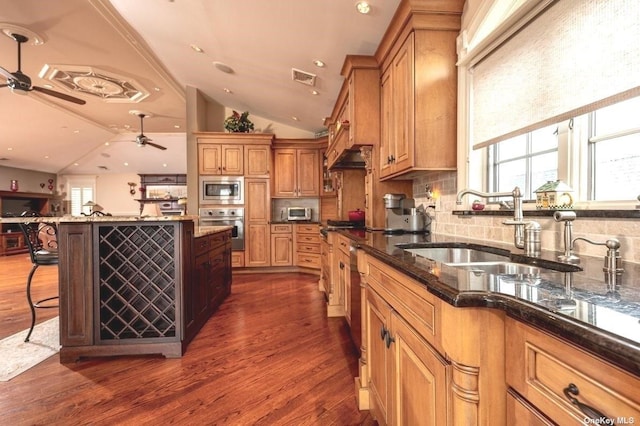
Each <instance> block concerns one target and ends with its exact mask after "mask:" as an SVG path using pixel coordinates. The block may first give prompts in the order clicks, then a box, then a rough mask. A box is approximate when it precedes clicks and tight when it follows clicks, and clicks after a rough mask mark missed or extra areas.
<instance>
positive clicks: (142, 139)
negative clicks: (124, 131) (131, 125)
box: [135, 113, 167, 151]
mask: <svg viewBox="0 0 640 426" xmlns="http://www.w3.org/2000/svg"><path fill="white" fill-rule="evenodd" d="M146 116H147V115H146V114H142V113H140V114H138V117H140V134H139V135H138V136H136V140H135V143H137V144H138V146H139V147H140V148H144V147H145V146H147V145H151V146H152V147H154V148H158V149H161V150H163V151H164V150H165V149H167V148H165V147H164V146H162V145H158V144H157V143H153V142H151V141H152V139H149V138H148V137H146V136H145V135H144V118H145V117H146Z"/></svg>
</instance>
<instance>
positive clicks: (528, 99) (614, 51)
mask: <svg viewBox="0 0 640 426" xmlns="http://www.w3.org/2000/svg"><path fill="white" fill-rule="evenodd" d="M470 77H471V93H470V97H471V137H472V143H473V147H474V149H477V148H482V147H485V146H488V145H491V144H493V143H496V142H499V141H501V140H504V139H507V138H510V137H513V136H515V135H518V134H521V133H525V132H528V131H532V130H534V129H536V128H539V127H542V126H545V125H549V124H552V123H557V122H560V121H563V120H566V119H568V118H571V117H573V116H575V115H578V114H584V113H586V112H589V111H593V110H595V109H597V108H601V107H603V106H606V105H610V104H612V103H615V102H618V101H621V100H624V99H628V98H630V97H632V96H638V95H640V1H637V0H560V1H556V2H554V3H553V4H551V5H550V6H549V7H548V8H547V9H545V10H544V11H543V12H542V13H541V14H540V15H538V17H537V18H536V19H534V20H533V21H532V22H530V23H529V24H528V25H527V26H525V27H524V28H523V29H521V30H520V31H519V32H517V33H516V34H515V35H514V36H512V37H511V38H510V39H509V40H507V41H506V42H505V43H503V44H502V45H501V46H499V47H498V48H496V49H495V50H494V51H493V52H491V53H490V54H489V55H488V56H487V57H485V58H484V59H482V60H481V61H480V62H479V63H477V64H476V65H475V66H474V67H473V68H472V69H471V70H470Z"/></svg>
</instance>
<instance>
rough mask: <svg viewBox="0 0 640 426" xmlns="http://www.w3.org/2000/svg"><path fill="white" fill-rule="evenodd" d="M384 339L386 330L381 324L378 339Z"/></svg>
mask: <svg viewBox="0 0 640 426" xmlns="http://www.w3.org/2000/svg"><path fill="white" fill-rule="evenodd" d="M385 337H387V329H386V328H384V324H383V325H382V327H381V328H380V339H381V340H384V339H385Z"/></svg>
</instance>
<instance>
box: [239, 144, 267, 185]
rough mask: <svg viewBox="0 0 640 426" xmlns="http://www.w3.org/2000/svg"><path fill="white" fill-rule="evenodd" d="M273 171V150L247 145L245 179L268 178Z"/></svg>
mask: <svg viewBox="0 0 640 426" xmlns="http://www.w3.org/2000/svg"><path fill="white" fill-rule="evenodd" d="M270 171H271V148H270V147H269V146H268V145H265V146H253V145H245V147H244V175H245V177H262V178H268V177H269V173H270Z"/></svg>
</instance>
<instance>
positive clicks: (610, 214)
mask: <svg viewBox="0 0 640 426" xmlns="http://www.w3.org/2000/svg"><path fill="white" fill-rule="evenodd" d="M570 210H571V211H573V212H575V213H576V216H577V217H585V218H596V219H640V209H635V210H579V209H570ZM554 212H555V210H524V211H523V212H522V214H523V216H524V217H553V213H554ZM452 214H454V215H456V216H509V217H510V216H513V210H454V211H453V212H452Z"/></svg>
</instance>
